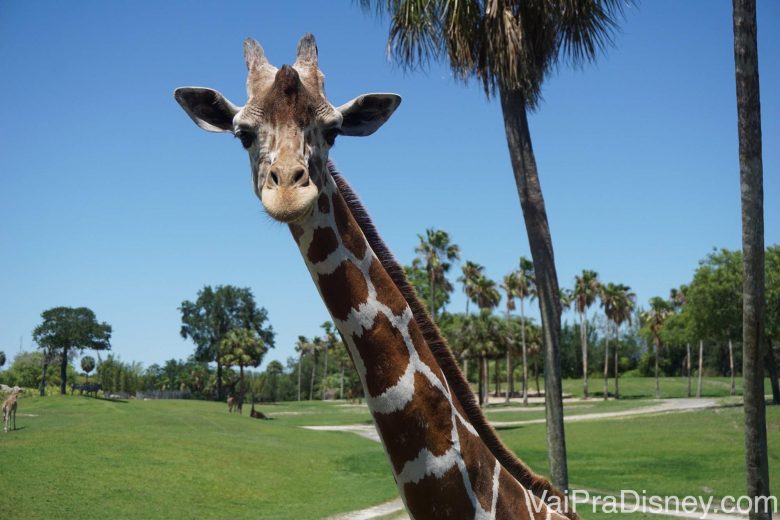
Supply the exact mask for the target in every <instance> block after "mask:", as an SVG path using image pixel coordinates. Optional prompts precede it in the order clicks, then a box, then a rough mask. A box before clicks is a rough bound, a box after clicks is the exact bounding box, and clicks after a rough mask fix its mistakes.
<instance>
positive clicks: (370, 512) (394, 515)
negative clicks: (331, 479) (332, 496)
mask: <svg viewBox="0 0 780 520" xmlns="http://www.w3.org/2000/svg"><path fill="white" fill-rule="evenodd" d="M718 406H720V405H719V404H718V401H717V399H708V398H705V399H663V400H660V401H659V402H658V404H654V405H651V406H644V407H640V408H635V409H632V410H623V411H620V412H603V413H593V414H583V415H572V416H568V417H566V418H565V419H564V420H565V421H566V422H579V421H597V420H600V419H612V418H621V417H635V416H639V415H648V414H663V413H675V412H687V411H695V410H705V409H707V408H717V407H718ZM539 423H544V419H531V420H526V421H492V422H491V424H493V425H494V426H496V427H509V426H522V425H526V424H539ZM304 428H306V429H309V430H316V431H339V432H350V433H354V434H356V435H360V436H361V437H365V438H367V439H370V440H372V441H375V442H380V439H379V435H378V434H377V432H376V429H375V428H374V426H373V425H371V424H348V425H343V426H304ZM626 506H628V507H631V506H632V504H626ZM583 512H585V511H583ZM647 513H649V514H657V515H659V516H662V517H669V518H697V519H700V518H701V513H684V512H676V511H669V510H665V511H661V512H653V511H647ZM743 518H746V517H744V516H740V515H726V514H722V513H713V512H710V513H709V514H708V515H707V520H741V519H743ZM378 519H382V520H409V516H408V515H407V514H406V512H405V511H404V505H403V502H402V501H401V499H400V498H397V499H395V500H391V501H390V502H386V503H384V504H379V505H377V506H374V507H369V508H367V509H362V510H360V511H352V512H350V513H343V514H340V515H336V516H332V517H329V518H328V519H327V520H378Z"/></svg>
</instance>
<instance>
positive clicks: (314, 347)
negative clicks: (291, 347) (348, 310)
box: [309, 336, 325, 401]
mask: <svg viewBox="0 0 780 520" xmlns="http://www.w3.org/2000/svg"><path fill="white" fill-rule="evenodd" d="M324 347H325V343H324V342H323V341H322V338H321V337H319V336H314V338H313V339H312V340H311V343H309V352H311V354H312V362H311V380H310V381H309V401H313V400H314V375H315V373H316V371H317V356H318V355H319V353H320V352H321V351H322V349H323V348H324Z"/></svg>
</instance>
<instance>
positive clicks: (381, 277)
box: [368, 258, 408, 316]
mask: <svg viewBox="0 0 780 520" xmlns="http://www.w3.org/2000/svg"><path fill="white" fill-rule="evenodd" d="M368 275H369V276H370V277H371V283H373V284H374V287H375V288H376V294H377V300H378V301H379V303H384V304H385V305H387V306H388V307H390V310H391V311H392V312H393V314H395V315H396V316H400V315H401V314H402V313H403V312H404V311H405V310H406V308H407V307H408V305H407V304H406V300H405V299H404V297H403V295H402V294H401V293H400V292H399V291H397V290H393V288H394V287H395V284H394V283H393V280H391V279H390V275H388V274H387V271H385V269H384V267H382V264H380V263H379V260H377V259H376V258H374V259H373V260H372V261H371V267H370V268H369V271H368Z"/></svg>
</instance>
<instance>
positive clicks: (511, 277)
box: [501, 271, 517, 403]
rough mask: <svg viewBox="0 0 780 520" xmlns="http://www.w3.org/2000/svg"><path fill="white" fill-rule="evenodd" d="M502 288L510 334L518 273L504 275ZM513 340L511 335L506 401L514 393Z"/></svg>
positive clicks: (508, 347) (507, 356)
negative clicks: (510, 321)
mask: <svg viewBox="0 0 780 520" xmlns="http://www.w3.org/2000/svg"><path fill="white" fill-rule="evenodd" d="M501 288H502V289H503V290H504V293H505V294H506V323H507V333H508V334H509V330H510V329H509V320H510V316H511V313H512V311H513V310H515V298H517V273H516V272H514V271H513V272H511V273H509V274H507V275H506V276H504V280H503V282H501ZM512 343H513V341H512V338H511V335H510V338H509V341H507V349H506V402H507V403H508V402H509V398H510V396H511V394H512V379H513V377H512V374H513V373H514V370H513V367H512V347H513V345H512Z"/></svg>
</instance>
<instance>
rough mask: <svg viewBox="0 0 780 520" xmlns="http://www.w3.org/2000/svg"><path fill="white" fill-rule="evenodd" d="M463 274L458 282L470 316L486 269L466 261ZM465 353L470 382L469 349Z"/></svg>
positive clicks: (466, 369) (466, 375) (465, 365)
mask: <svg viewBox="0 0 780 520" xmlns="http://www.w3.org/2000/svg"><path fill="white" fill-rule="evenodd" d="M460 269H461V272H462V273H463V274H462V275H461V276H459V277H458V282H460V284H461V285H462V286H463V292H464V293H466V315H467V316H468V314H469V302H470V301H471V300H472V298H473V297H474V287H475V286H476V284H477V280H478V279H479V278H480V277H481V276H483V275H484V273H485V267H484V266H482V265H480V264H478V263H476V262H472V261H471V260H466V262H465V263H464V264H463V265H462V266H461V268H460ZM462 352H463V355H462V357H463V377H465V378H466V380H467V381H468V374H469V358H468V354H469V351H468V349H466V348H464V349H462Z"/></svg>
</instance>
